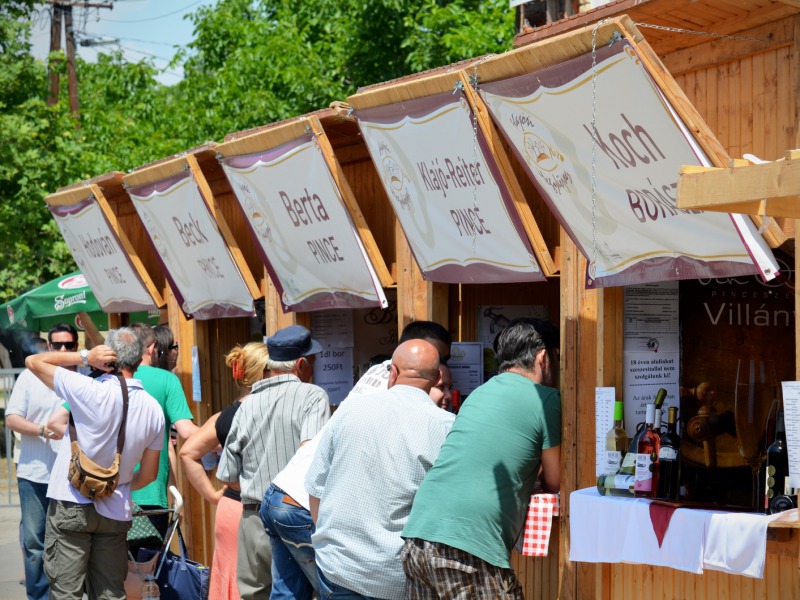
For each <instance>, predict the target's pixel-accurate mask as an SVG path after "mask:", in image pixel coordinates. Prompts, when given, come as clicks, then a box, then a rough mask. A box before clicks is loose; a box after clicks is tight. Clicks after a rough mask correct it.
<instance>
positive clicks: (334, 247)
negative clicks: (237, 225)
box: [220, 136, 386, 311]
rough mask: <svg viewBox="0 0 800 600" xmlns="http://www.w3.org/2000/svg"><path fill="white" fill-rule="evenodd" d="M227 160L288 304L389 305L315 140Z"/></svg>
mask: <svg viewBox="0 0 800 600" xmlns="http://www.w3.org/2000/svg"><path fill="white" fill-rule="evenodd" d="M220 162H221V163H222V166H223V168H224V170H225V173H226V174H227V176H228V179H229V181H230V182H231V186H232V188H233V191H234V193H235V194H236V197H237V199H238V200H239V204H240V205H241V207H242V210H243V211H244V213H245V215H246V217H247V219H248V222H249V225H250V228H251V230H252V231H253V234H254V237H255V239H256V242H257V243H258V247H259V249H260V250H261V253H262V256H263V258H264V261H265V263H266V264H267V268H268V270H269V273H270V276H271V278H272V281H273V283H274V284H275V286H276V287H277V288H278V290H279V292H280V294H281V301H282V303H283V305H284V310H289V309H291V310H296V311H309V310H320V309H328V308H363V307H367V306H376V305H377V306H383V307H385V306H386V298H385V297H384V294H383V288H382V287H381V284H380V280H379V279H378V276H377V274H376V273H375V270H374V268H373V266H372V263H371V262H370V260H369V258H368V257H367V254H366V250H365V249H364V246H363V244H362V243H361V238H359V236H358V234H357V232H356V230H355V227H354V226H353V222H352V220H351V219H350V213H349V212H348V211H347V208H346V207H345V205H344V203H343V201H342V198H341V195H340V194H339V190H338V188H337V187H336V184H335V182H334V180H333V177H332V175H331V173H330V170H329V169H328V166H327V163H326V162H325V159H324V157H323V155H322V151H321V150H320V148H319V144H318V143H317V141H316V139H315V138H313V137H312V136H308V137H305V138H301V139H299V140H295V141H294V142H290V143H288V144H285V145H283V146H280V147H279V148H275V149H273V150H267V151H265V152H263V153H260V154H256V155H249V156H236V157H232V158H225V159H222V160H221V161H220Z"/></svg>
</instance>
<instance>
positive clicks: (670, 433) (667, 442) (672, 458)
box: [656, 406, 681, 500]
mask: <svg viewBox="0 0 800 600" xmlns="http://www.w3.org/2000/svg"><path fill="white" fill-rule="evenodd" d="M677 426H678V409H677V408H676V407H674V406H670V407H669V409H668V412H667V432H666V433H665V434H664V435H662V436H661V449H660V450H659V452H658V493H657V494H656V498H659V499H661V500H677V499H678V490H679V488H680V465H681V438H680V436H679V435H678V432H677Z"/></svg>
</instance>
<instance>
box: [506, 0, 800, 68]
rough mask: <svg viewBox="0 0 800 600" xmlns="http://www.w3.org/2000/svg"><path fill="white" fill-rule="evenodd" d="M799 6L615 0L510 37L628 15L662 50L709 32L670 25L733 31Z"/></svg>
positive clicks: (765, 0)
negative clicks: (693, 32)
mask: <svg viewBox="0 0 800 600" xmlns="http://www.w3.org/2000/svg"><path fill="white" fill-rule="evenodd" d="M798 11H800V0H616V1H615V2H609V3H608V4H604V5H603V6H598V7H597V8H593V9H591V10H588V11H586V12H582V13H580V14H577V15H573V16H571V17H567V18H565V19H562V20H560V21H556V22H554V23H550V24H548V25H544V26H542V27H537V28H536V29H533V30H531V31H525V32H523V33H521V34H519V35H517V36H516V37H515V38H514V47H516V48H518V47H521V46H527V45H529V44H532V43H534V42H537V41H540V40H543V39H546V38H551V37H553V36H556V35H561V34H562V33H566V32H567V31H572V30H574V29H578V28H580V27H584V26H586V25H588V24H590V23H594V22H597V21H600V20H602V19H607V18H610V17H615V16H618V15H621V14H627V15H628V16H629V17H630V18H631V19H632V20H633V21H634V23H635V24H636V25H637V27H639V28H640V29H645V28H647V31H646V35H647V40H648V42H649V43H650V45H651V46H653V48H654V49H655V50H656V51H657V52H658V53H659V54H662V55H663V54H669V53H671V52H675V51H676V50H683V49H686V48H691V47H693V46H697V45H700V44H703V43H706V42H707V41H708V37H707V36H702V35H687V34H685V33H681V32H678V31H674V29H684V30H690V31H695V32H703V33H707V34H709V33H710V34H717V35H719V36H725V35H736V33H738V32H740V31H743V30H745V29H752V28H753V27H758V26H760V25H766V24H768V23H772V22H775V21H777V20H779V19H782V18H784V17H788V16H791V15H793V14H796V13H797V12H798ZM649 26H652V27H649ZM637 41H638V40H637Z"/></svg>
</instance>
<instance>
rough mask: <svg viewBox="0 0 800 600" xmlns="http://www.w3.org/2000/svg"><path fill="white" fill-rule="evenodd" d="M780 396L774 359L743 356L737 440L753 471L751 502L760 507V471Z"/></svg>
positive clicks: (739, 370)
mask: <svg viewBox="0 0 800 600" xmlns="http://www.w3.org/2000/svg"><path fill="white" fill-rule="evenodd" d="M777 399H778V382H777V378H776V376H775V363H774V362H773V361H771V360H740V361H739V362H738V364H737V367H736V396H735V403H734V409H733V410H734V416H735V418H736V440H737V442H738V443H739V453H740V454H741V455H742V457H743V458H744V461H745V462H746V463H747V464H748V465H749V466H750V469H751V470H752V472H753V496H752V503H751V506H752V508H753V510H754V511H756V512H760V511H759V510H758V509H759V503H758V500H759V493H758V492H759V490H758V471H759V469H760V468H761V463H763V462H764V459H765V458H766V430H767V419H768V418H769V413H770V412H771V410H772V406H773V404H774V403H775V402H776V401H777Z"/></svg>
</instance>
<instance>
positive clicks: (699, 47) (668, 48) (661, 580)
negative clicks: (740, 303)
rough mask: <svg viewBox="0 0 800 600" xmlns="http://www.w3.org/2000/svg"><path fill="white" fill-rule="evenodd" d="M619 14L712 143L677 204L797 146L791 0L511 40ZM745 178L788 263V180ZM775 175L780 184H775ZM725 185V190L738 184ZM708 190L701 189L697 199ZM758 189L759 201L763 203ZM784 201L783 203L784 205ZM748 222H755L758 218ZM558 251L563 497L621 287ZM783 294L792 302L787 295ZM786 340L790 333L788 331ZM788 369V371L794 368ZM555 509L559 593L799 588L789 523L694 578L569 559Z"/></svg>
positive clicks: (519, 43) (573, 485)
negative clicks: (752, 565) (755, 564)
mask: <svg viewBox="0 0 800 600" xmlns="http://www.w3.org/2000/svg"><path fill="white" fill-rule="evenodd" d="M619 15H627V16H628V17H630V19H631V21H633V22H634V23H636V27H637V31H638V36H641V38H639V37H637V42H638V43H639V45H640V47H642V46H645V47H646V48H647V49H651V51H652V53H653V54H652V57H653V63H654V64H655V65H659V66H663V69H664V70H665V72H669V73H670V74H671V75H672V77H673V78H674V80H675V82H676V83H677V84H678V86H679V89H677V90H675V93H676V94H677V95H678V96H680V95H683V96H684V97H685V99H686V101H687V103H689V104H690V105H693V106H694V107H695V108H696V109H697V112H698V113H699V115H700V116H701V117H702V119H703V121H704V122H705V123H707V125H708V128H709V129H710V130H711V131H713V132H714V133H715V134H716V138H717V139H718V140H719V143H720V144H721V149H722V152H717V153H716V156H717V161H718V162H717V163H716V165H717V167H718V168H717V169H712V171H711V172H712V175H711V176H710V177H708V178H707V179H706V180H705V182H704V181H703V178H704V175H703V174H702V173H701V172H700V171H703V169H696V168H695V167H691V168H687V169H686V170H685V173H686V175H684V176H682V178H681V184H680V185H681V190H680V192H679V194H678V204H679V206H683V207H696V208H699V207H702V208H704V209H710V210H713V209H714V207H713V205H714V204H722V205H723V206H721V207H720V208H726V209H727V210H733V209H734V208H733V206H732V202H733V201H735V197H734V198H730V202H727V201H724V200H723V197H722V195H721V194H720V191H721V190H720V189H719V188H718V187H716V186H715V182H720V181H723V180H721V179H716V180H715V179H714V177H720V172H721V171H728V172H731V173H732V175H733V177H726V179H725V185H729V186H730V185H731V184H732V183H733V182H740V181H742V180H741V179H736V178H735V177H736V171H737V169H738V168H742V169H753V170H754V171H756V170H757V169H759V168H762V167H761V166H753V167H739V165H741V164H742V163H741V162H739V163H737V162H734V163H733V164H732V166H731V168H730V169H725V168H724V167H726V166H727V161H726V160H725V157H726V155H729V156H730V157H733V158H734V159H736V158H739V157H741V156H742V154H744V153H752V154H754V155H756V156H757V157H759V158H762V159H766V160H776V159H779V158H781V157H782V156H783V155H784V154H785V153H786V152H787V150H790V149H792V148H797V147H798V145H800V138H799V137H798V135H800V131H798V114H800V104H798V93H797V91H798V86H799V85H800V70H799V69H798V44H799V43H800V7H798V5H797V3H796V2H789V1H785V2H772V1H769V0H763V1H755V2H747V3H740V2H727V1H721V0H719V1H718V0H702V1H700V2H696V1H691V2H690V1H681V0H678V1H666V0H664V1H662V0H636V1H634V0H620V1H617V2H611V3H609V4H607V5H605V6H602V7H600V8H597V9H595V10H592V11H589V12H587V13H584V14H581V15H578V16H575V17H571V18H568V19H564V20H562V21H559V22H556V23H553V24H551V25H547V26H544V27H541V28H538V29H536V30H534V31H531V32H528V33H524V34H521V35H519V36H517V38H516V40H515V46H516V47H518V48H525V47H531V48H532V49H533V48H539V49H541V48H543V47H546V45H547V43H548V42H550V41H553V40H555V39H557V38H558V37H559V36H562V35H563V34H565V33H567V32H570V31H574V30H576V29H578V28H581V27H590V28H593V27H594V26H595V25H596V24H597V23H598V22H600V21H602V20H603V19H608V18H611V17H616V16H619ZM635 35H637V34H635ZM701 143H702V141H701ZM709 153H710V154H711V155H712V156H714V154H715V153H714V152H709ZM793 157H794V155H793V154H789V155H787V161H785V162H784V164H779V163H775V164H774V166H770V167H763V168H764V169H765V170H766V169H769V170H770V172H772V173H774V172H775V171H780V173H781V174H782V175H784V176H786V175H787V174H788V171H789V170H791V169H792V168H793V167H792V166H791V159H792V158H793ZM719 167H723V168H721V169H720V168H719ZM741 176H744V173H742V175H741ZM741 176H740V177H741ZM747 181H748V182H749V186H748V189H747V193H744V194H741V202H747V203H746V204H742V205H740V208H738V209H737V210H740V211H744V210H746V212H748V213H751V214H754V215H766V216H774V217H776V221H772V220H770V221H769V223H768V226H769V229H768V232H767V235H766V236H765V237H766V238H767V239H768V241H769V243H770V246H772V248H774V249H781V250H784V251H786V252H787V254H788V256H789V270H790V271H792V270H796V269H797V261H796V259H795V258H794V232H795V222H794V221H793V220H792V219H793V218H794V217H795V216H796V211H795V210H796V207H794V206H793V204H792V202H791V200H790V199H786V198H785V196H792V195H793V194H796V189H797V187H796V183H792V181H793V179H792V178H791V176H789V177H787V178H786V179H785V180H784V179H781V180H780V181H777V182H776V181H775V180H774V179H770V176H769V175H767V176H765V177H764V178H763V179H761V178H759V177H758V176H757V175H756V174H755V173H753V175H752V176H750V177H749V178H748V179H747ZM784 182H785V183H786V184H787V187H784V186H783V185H782V184H783V183H784ZM734 185H735V186H736V187H737V188H738V190H737V191H739V190H741V188H740V187H739V186H738V185H736V184H734ZM728 189H731V188H728ZM688 190H691V192H692V193H691V198H689V195H688V194H686V197H687V200H686V201H685V204H682V202H683V200H682V198H683V196H684V192H685V191H688ZM708 193H710V194H711V196H710V197H708V196H706V194H708ZM704 198H707V200H706V199H704ZM764 198H769V200H767V202H766V207H765V206H764V204H763V202H762V200H763V199H764ZM775 198H777V200H776V201H773V200H772V199H775ZM725 205H727V206H725ZM787 207H792V208H791V209H790V210H787ZM785 217H788V218H785ZM754 220H755V221H756V222H759V223H760V220H761V219H760V218H757V217H756V218H755V219H754ZM562 257H563V259H562V276H561V279H562V303H561V316H562V320H561V324H562V335H563V336H564V345H563V347H562V365H563V366H562V375H563V378H562V399H563V402H564V435H565V442H566V443H565V445H564V447H563V450H564V454H563V459H564V460H563V467H562V468H563V477H562V490H563V491H562V502H563V500H564V494H565V493H568V492H569V491H571V490H574V489H579V488H584V487H590V486H592V485H593V484H594V482H595V473H594V470H593V463H594V460H593V459H594V448H593V447H591V444H583V443H581V440H590V439H594V435H595V420H594V413H593V411H592V410H589V409H588V407H590V406H592V405H593V401H594V389H595V387H596V386H615V387H617V388H620V387H621V386H622V383H623V382H622V363H623V345H622V330H623V311H622V304H623V289H622V288H607V289H604V290H600V291H597V292H595V291H588V290H585V289H584V286H583V284H582V282H581V272H582V271H583V269H584V268H585V260H584V258H583V257H582V256H581V255H580V254H578V253H577V252H576V251H575V248H574V246H573V245H572V244H571V243H570V242H569V240H566V243H565V247H564V251H563V253H562ZM792 296H793V297H794V304H795V305H796V303H797V296H796V293H792ZM794 323H795V330H796V328H797V323H796V321H795V322H794ZM795 337H796V338H797V339H800V335H798V334H797V333H795ZM578 349H580V352H579V351H578ZM795 360H796V359H795ZM795 365H796V363H795ZM794 375H795V378H797V377H800V367H798V366H797V365H796V366H795V373H794ZM562 515H565V516H562V517H561V534H562V537H561V541H560V544H561V559H560V564H559V569H558V571H559V575H558V576H559V593H558V596H559V597H561V598H592V597H593V598H598V599H599V598H603V599H605V598H636V597H643V596H646V597H656V598H661V597H664V598H672V597H676V598H678V597H685V598H729V597H730V598H739V597H741V598H751V597H764V598H786V599H789V598H797V597H798V595H800V570H799V569H798V561H799V560H800V550H799V548H800V536H799V535H798V533H800V532H798V530H797V524H796V523H795V524H792V523H789V524H784V525H780V526H779V525H775V526H774V527H771V528H770V530H769V538H768V540H769V541H768V544H767V563H766V574H765V577H764V578H763V579H751V578H746V577H743V576H737V575H726V574H722V573H718V572H713V571H706V573H705V574H703V575H694V574H690V573H687V572H684V571H678V570H673V569H669V568H665V567H653V566H647V565H632V564H599V565H593V564H588V563H571V562H570V561H569V560H568V554H569V536H568V532H569V507H567V509H566V511H562ZM551 597H554V596H551Z"/></svg>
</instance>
